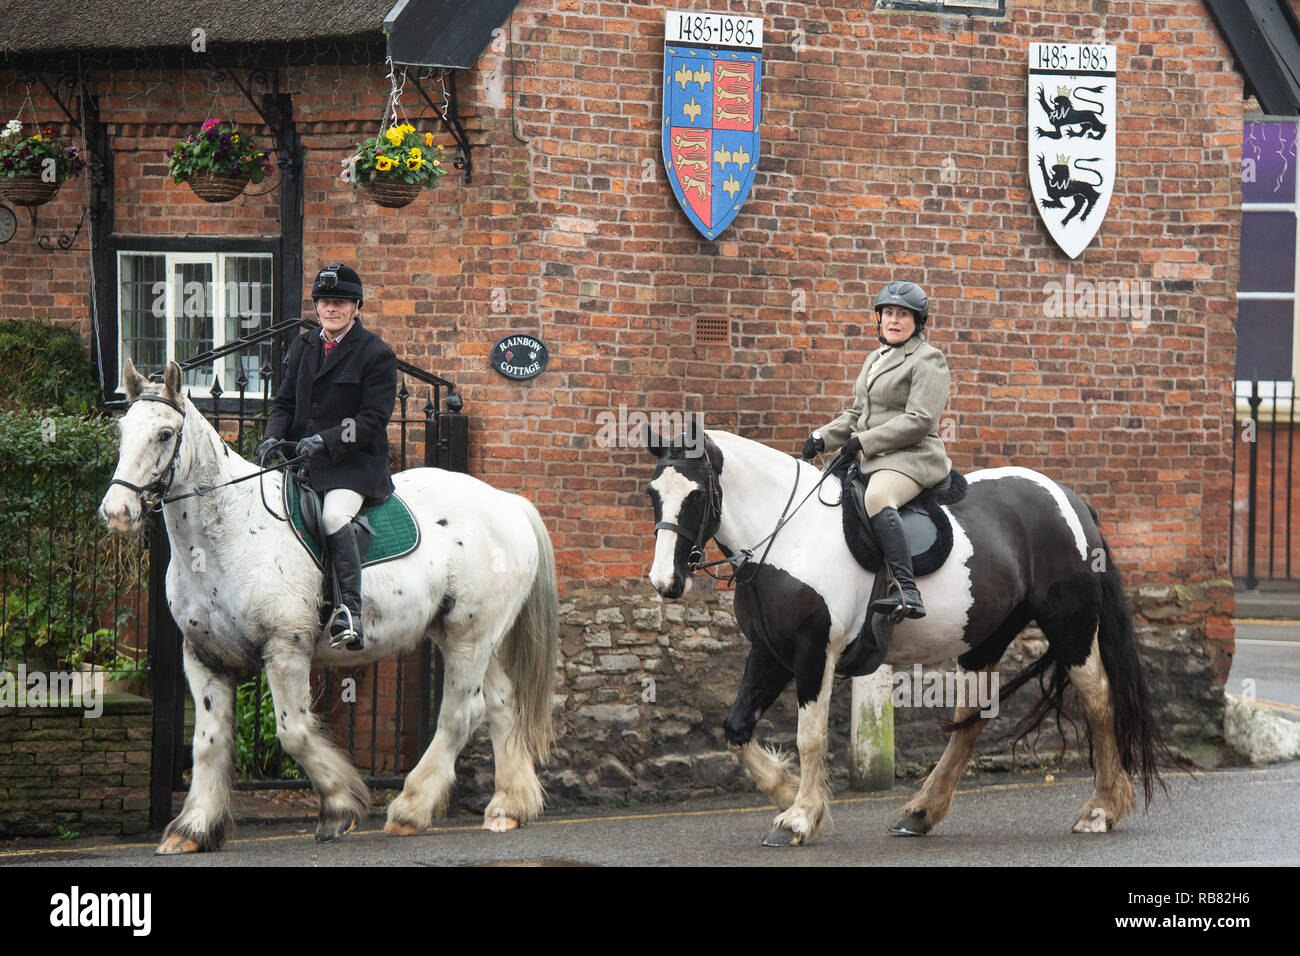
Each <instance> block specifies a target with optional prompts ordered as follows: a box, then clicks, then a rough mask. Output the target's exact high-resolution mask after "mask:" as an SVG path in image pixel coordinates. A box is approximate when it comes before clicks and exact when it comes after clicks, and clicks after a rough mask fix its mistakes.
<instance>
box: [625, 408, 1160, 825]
mask: <svg viewBox="0 0 1300 956" xmlns="http://www.w3.org/2000/svg"><path fill="white" fill-rule="evenodd" d="M704 436H705V438H704V441H703V443H702V444H703V452H704V453H703V454H700V453H699V443H698V442H697V441H696V440H695V439H694V438H693V437H692V436H690V435H685V436H680V437H679V438H677V439H676V440H674V441H672V442H666V441H664V440H663V439H659V438H656V437H654V436H650V437H649V438H648V439H647V444H648V445H649V446H650V448H651V449H652V451H653V452H654V454H655V456H656V458H657V459H658V464H657V466H656V468H655V472H654V476H653V478H652V479H651V481H650V484H649V487H648V488H647V491H648V494H649V496H650V499H651V501H652V503H653V504H654V509H655V521H656V525H657V531H656V542H655V555H654V563H653V565H652V567H651V569H650V581H651V583H652V584H653V585H654V586H655V588H656V589H657V590H658V591H659V593H660V594H662V595H663V596H664V597H668V598H676V597H679V596H680V595H681V594H682V593H683V592H684V591H685V590H686V589H687V588H688V587H689V586H690V580H691V578H690V576H691V574H692V573H693V572H694V570H695V565H696V564H698V563H699V562H700V552H701V551H702V550H703V545H704V542H706V541H707V540H708V539H710V538H712V539H713V540H714V541H715V542H716V543H717V544H718V546H719V547H720V548H721V549H722V550H723V552H724V553H725V554H727V555H729V556H730V555H734V554H736V553H737V552H739V551H740V550H741V549H744V548H750V547H752V546H753V545H755V544H758V543H759V542H763V541H764V539H766V538H767V536H768V535H769V534H770V533H771V532H772V531H773V529H774V528H775V527H776V525H777V521H778V519H779V518H780V516H781V515H782V514H783V513H784V508H783V506H789V507H791V509H792V510H793V506H790V504H789V503H790V502H791V501H795V502H798V501H802V500H803V499H804V497H805V495H807V494H808V492H809V491H811V490H812V488H813V486H814V485H815V484H816V483H817V481H818V480H819V478H820V477H821V475H820V473H819V472H818V470H817V469H816V468H814V467H813V466H812V465H809V464H807V463H804V462H795V461H794V460H793V459H792V458H791V457H790V456H789V455H786V454H783V453H781V452H778V451H775V450H773V449H771V448H768V447H767V446H765V445H761V444H759V443H757V442H753V441H750V440H748V439H745V438H741V437H738V436H736V435H732V434H729V433H727V432H723V431H708V432H705V433H704ZM796 472H797V475H798V477H797V484H796V478H795V474H796ZM966 478H967V481H968V482H969V490H968V491H967V493H966V495H965V497H964V498H962V499H961V500H960V501H958V502H956V503H955V504H953V505H950V506H945V510H946V511H947V512H948V516H949V518H950V521H951V523H952V530H953V541H952V550H951V553H950V554H949V556H948V558H947V560H946V561H945V562H944V563H943V565H942V566H941V567H939V569H938V570H937V571H935V572H934V573H932V574H929V575H926V576H924V577H920V578H918V580H917V586H918V587H919V588H920V590H921V596H922V598H923V599H924V601H925V607H926V610H927V612H928V613H927V615H926V616H925V617H924V618H922V619H919V620H904V621H902V622H900V623H898V624H897V625H896V626H895V628H894V632H893V641H892V644H891V646H890V649H889V653H888V655H887V656H886V658H885V663H888V664H892V665H903V666H910V665H913V664H930V663H937V662H941V661H944V660H947V659H949V658H953V657H956V658H957V661H958V663H959V664H960V665H961V667H962V668H964V669H965V670H966V671H980V670H991V669H992V668H994V667H995V666H996V664H997V662H998V660H999V658H1001V657H1002V654H1003V652H1004V651H1005V650H1006V648H1007V645H1008V644H1010V643H1011V641H1012V640H1013V639H1014V638H1015V637H1016V635H1017V634H1019V633H1020V631H1021V630H1022V629H1023V628H1024V627H1025V626H1026V625H1027V624H1029V623H1030V621H1034V622H1036V623H1037V624H1038V626H1039V627H1040V628H1041V629H1042V631H1043V633H1044V635H1045V636H1046V637H1047V642H1048V650H1047V652H1046V654H1045V655H1044V656H1043V657H1042V658H1041V659H1040V660H1039V661H1038V662H1036V663H1035V664H1034V665H1032V666H1031V667H1030V668H1029V670H1028V671H1026V673H1024V674H1022V675H1020V677H1018V678H1017V679H1016V680H1014V681H1012V682H1011V684H1010V685H1007V686H1005V687H1004V689H1003V694H1002V696H1003V697H1005V696H1006V695H1007V694H1008V693H1009V692H1010V691H1011V690H1014V689H1015V688H1016V687H1018V686H1020V685H1021V684H1022V683H1023V682H1024V680H1025V679H1027V678H1029V677H1033V676H1038V675H1039V674H1042V673H1044V672H1046V671H1047V670H1048V669H1049V668H1050V683H1049V686H1048V690H1047V694H1046V696H1045V697H1044V699H1043V700H1042V701H1041V702H1040V703H1039V705H1038V707H1037V708H1036V709H1035V712H1034V714H1031V717H1034V716H1036V717H1037V719H1039V720H1041V719H1042V717H1043V716H1044V715H1045V714H1046V713H1048V712H1049V711H1050V710H1051V709H1055V708H1059V706H1060V703H1061V694H1062V693H1063V691H1064V690H1065V686H1066V684H1067V682H1068V683H1069V684H1072V685H1073V686H1074V687H1075V689H1076V691H1077V693H1078V696H1079V698H1080V699H1081V701H1082V703H1083V709H1084V713H1085V715H1086V717H1087V724H1088V736H1089V742H1090V747H1091V753H1092V757H1093V765H1094V769H1095V789H1094V791H1093V794H1092V796H1091V797H1090V798H1089V800H1088V802H1087V803H1086V804H1084V806H1083V809H1082V810H1081V811H1080V813H1079V816H1078V820H1077V822H1076V823H1075V824H1074V830H1075V831H1076V832H1085V831H1098V830H1107V829H1110V828H1111V827H1113V826H1114V825H1115V823H1117V822H1118V821H1119V820H1120V819H1122V818H1123V817H1124V816H1125V815H1126V814H1128V812H1129V811H1130V810H1131V809H1132V806H1133V787H1132V784H1131V783H1130V780H1129V774H1137V775H1138V776H1139V778H1140V779H1141V782H1142V785H1143V788H1144V792H1145V795H1146V800H1147V803H1148V804H1149V803H1150V800H1151V793H1152V784H1153V783H1154V782H1159V775H1158V773H1157V771H1156V758H1157V755H1164V756H1169V753H1168V751H1167V749H1166V748H1165V746H1164V744H1163V743H1162V741H1161V738H1160V732H1159V729H1158V727H1157V725H1156V722H1155V719H1154V716H1153V714H1152V710H1151V702H1150V700H1149V697H1148V695H1147V691H1146V685H1145V681H1144V679H1143V675H1142V669H1141V666H1140V664H1139V661H1138V656H1137V650H1136V643H1135V640H1134V636H1133V630H1132V621H1131V613H1130V611H1129V609H1128V605H1127V602H1126V600H1125V598H1124V592H1123V588H1122V583H1121V579H1120V573H1119V570H1118V569H1117V568H1116V567H1115V565H1114V562H1113V561H1112V560H1111V558H1110V553H1109V550H1108V549H1107V545H1106V541H1105V539H1104V538H1103V537H1102V535H1101V532H1100V531H1099V530H1098V528H1097V519H1096V515H1095V513H1094V512H1093V511H1092V509H1091V507H1089V506H1088V505H1087V504H1085V503H1084V501H1083V500H1082V499H1081V498H1080V497H1079V496H1078V495H1077V494H1075V493H1074V492H1073V491H1071V490H1069V489H1068V488H1065V487H1062V486H1061V485H1059V484H1057V483H1056V482H1054V481H1052V480H1051V479H1050V478H1047V477H1046V476H1044V475H1041V474H1039V473H1038V472H1035V471H1031V470H1029V469H1028V468H1014V467H1010V468H990V469H986V470H983V471H976V472H973V473H971V474H969V475H967V476H966ZM792 486H795V490H794V493H793V495H792V493H791V488H792ZM839 490H840V482H839V480H838V479H837V478H835V477H833V476H832V477H829V478H827V479H826V481H825V483H824V484H823V485H822V488H821V489H819V491H818V494H817V495H815V496H814V497H813V498H811V499H809V500H808V501H807V503H806V504H805V505H803V506H802V507H800V508H798V510H796V511H794V513H793V517H791V518H790V519H789V520H788V521H787V523H786V524H785V525H784V526H783V527H782V529H781V531H780V532H779V533H778V534H777V535H776V537H775V538H774V539H772V540H771V541H770V551H768V552H767V553H766V554H765V555H764V554H763V549H764V548H766V547H768V544H766V543H765V544H763V545H762V546H761V547H758V548H754V557H753V559H752V561H750V562H749V563H748V564H747V565H746V566H744V567H742V568H741V571H740V573H739V574H738V575H737V581H738V582H739V583H738V585H737V587H736V619H737V622H738V623H739V625H740V628H741V630H742V631H743V632H744V633H745V635H746V637H748V638H749V640H750V644H751V650H750V653H749V660H748V661H747V663H746V665H745V674H744V678H743V679H742V682H741V686H740V692H739V694H738V695H737V697H736V702H735V704H734V705H733V706H732V708H731V712H730V713H729V714H728V715H727V718H726V722H725V730H726V735H727V740H728V743H729V744H730V746H731V748H732V750H733V752H735V753H736V754H737V756H739V757H740V759H741V761H742V762H743V763H744V765H745V768H746V769H747V770H748V771H749V773H750V775H751V776H752V777H753V778H754V781H755V782H756V783H757V784H758V786H759V789H761V790H762V791H763V792H764V793H766V794H767V795H768V796H769V797H771V798H772V800H773V801H774V802H775V803H776V805H777V806H778V807H779V808H780V809H781V813H780V814H778V815H777V817H776V819H775V820H774V821H773V825H772V832H771V833H770V834H769V839H768V840H767V841H765V842H773V843H776V844H802V843H811V842H812V841H814V840H816V839H817V838H818V837H819V836H820V835H822V834H823V833H824V832H825V831H826V830H827V828H828V825H829V822H830V812H829V807H828V802H829V788H828V785H827V781H826V772H825V751H826V729H827V715H828V711H829V705H830V696H831V688H832V685H833V683H834V679H835V671H836V663H837V661H838V659H839V657H840V655H841V654H842V653H843V651H844V650H845V648H846V647H847V646H848V645H849V644H850V642H852V641H853V639H854V638H855V637H856V636H857V635H858V634H859V632H860V631H861V630H862V627H863V622H864V619H865V617H866V610H867V606H868V598H869V596H870V595H871V590H872V584H873V578H874V576H873V575H872V574H870V573H868V572H866V571H864V570H863V569H862V567H861V566H860V565H859V564H858V563H857V562H856V561H855V560H854V558H853V557H852V555H851V553H850V551H849V548H848V545H847V544H846V542H845V538H844V531H843V525H842V517H841V513H840V508H838V507H835V508H829V507H825V506H824V505H823V504H819V503H818V500H819V499H820V498H821V497H824V498H825V499H826V500H827V501H834V500H837V499H838V498H839ZM760 557H761V564H756V563H755V562H758V561H759V560H760ZM792 678H793V680H794V684H795V693H796V695H797V698H798V703H799V729H798V737H797V740H798V749H799V762H800V766H799V773H798V776H795V775H794V774H793V773H792V772H791V768H790V767H789V766H788V764H787V763H786V761H784V760H783V759H782V758H781V757H780V756H779V755H777V754H774V753H773V752H772V751H770V750H768V749H765V748H764V747H762V746H760V745H759V743H758V742H757V741H756V740H755V739H754V727H755V725H756V724H757V722H758V720H759V718H760V717H761V716H762V714H763V712H764V711H766V710H767V708H768V707H770V706H771V705H772V703H773V702H774V701H775V700H776V698H777V697H778V696H779V695H780V693H781V691H782V690H783V689H784V688H785V687H786V685H787V684H788V683H789V682H790V680H791V679H792ZM987 719H988V718H986V717H982V716H980V712H979V709H978V707H976V706H970V707H962V706H959V707H957V708H956V710H955V713H954V717H953V721H952V724H951V725H947V726H946V729H947V728H950V736H949V740H948V746H947V748H946V750H945V751H944V753H943V756H942V758H941V759H940V760H939V763H938V765H937V766H936V767H935V768H934V770H933V772H931V774H930V776H929V777H928V778H927V779H926V781H925V784H924V785H923V786H922V787H921V790H920V792H918V793H917V794H916V795H915V796H914V797H913V798H912V799H911V800H910V801H909V802H908V803H907V804H906V805H905V806H904V807H903V809H902V812H901V814H900V816H899V818H898V820H897V821H896V822H895V823H894V825H893V827H892V828H891V829H893V830H894V832H896V833H900V834H923V833H927V832H929V831H930V830H931V829H932V828H933V827H934V826H935V824H937V823H939V821H941V820H942V819H943V818H944V817H945V816H946V815H947V814H948V810H949V808H950V806H951V804H952V796H953V788H954V787H955V785H956V783H957V781H958V780H959V779H960V777H961V775H962V773H963V772H964V770H965V767H966V764H967V762H968V761H969V759H970V757H971V755H972V753H973V752H974V749H975V741H976V739H977V738H978V737H979V734H980V731H981V730H982V729H983V726H984V724H985V723H986V722H987Z"/></svg>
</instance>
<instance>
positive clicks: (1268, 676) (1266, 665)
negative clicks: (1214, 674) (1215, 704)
mask: <svg viewBox="0 0 1300 956" xmlns="http://www.w3.org/2000/svg"><path fill="white" fill-rule="evenodd" d="M1235 623H1236V626H1237V653H1236V655H1235V656H1234V657H1233V659H1232V670H1231V671H1230V672H1229V674H1228V685H1227V688H1226V689H1227V690H1229V691H1231V692H1232V693H1234V694H1240V693H1242V692H1243V691H1244V690H1246V689H1248V687H1249V685H1248V684H1246V681H1253V682H1254V692H1255V698H1256V701H1257V702H1258V703H1261V704H1262V705H1263V706H1266V707H1268V708H1269V709H1270V710H1272V711H1273V712H1274V713H1276V714H1278V715H1280V716H1282V717H1286V718H1288V719H1290V720H1300V622H1297V621H1285V620H1284V621H1257V620H1238V621H1236V622H1235ZM1274 704H1277V705H1280V706H1272V705H1274Z"/></svg>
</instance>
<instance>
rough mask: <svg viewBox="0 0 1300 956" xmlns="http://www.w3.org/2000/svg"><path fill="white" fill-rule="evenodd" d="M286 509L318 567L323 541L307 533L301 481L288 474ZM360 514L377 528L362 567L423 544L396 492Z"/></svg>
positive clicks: (285, 494)
mask: <svg viewBox="0 0 1300 956" xmlns="http://www.w3.org/2000/svg"><path fill="white" fill-rule="evenodd" d="M284 511H285V514H287V515H288V516H289V524H290V526H291V527H292V528H293V533H294V535H295V536H296V537H297V538H298V541H299V543H301V544H302V546H303V547H304V548H306V549H307V553H308V554H310V555H311V556H312V560H314V561H315V562H316V566H317V567H318V568H319V567H323V565H322V564H321V553H322V548H321V545H320V542H319V541H317V540H316V539H315V538H313V537H312V536H311V535H310V534H308V533H307V527H306V525H305V524H304V522H303V520H302V489H301V488H299V487H298V482H296V481H294V480H293V479H292V478H289V477H288V476H286V478H285V482H284ZM358 517H364V518H365V519H366V520H367V521H368V522H370V526H371V527H372V528H374V529H375V534H374V536H373V537H372V538H371V539H370V547H369V548H367V549H366V554H365V557H364V558H362V560H361V566H362V567H366V566H367V565H371V564H379V563H381V562H383V561H392V560H394V559H395V558H401V557H404V556H406V555H408V554H410V553H411V552H412V551H414V550H415V549H416V548H417V547H418V546H419V544H420V528H419V525H417V524H416V523H415V517H414V516H413V515H412V514H411V509H410V508H408V507H407V506H406V502H405V501H403V500H402V499H401V498H399V497H398V496H397V495H396V494H395V493H394V494H391V495H389V496H388V498H387V500H386V501H384V503H383V504H380V505H367V506H365V507H363V508H362V509H361V513H360V514H359V515H358Z"/></svg>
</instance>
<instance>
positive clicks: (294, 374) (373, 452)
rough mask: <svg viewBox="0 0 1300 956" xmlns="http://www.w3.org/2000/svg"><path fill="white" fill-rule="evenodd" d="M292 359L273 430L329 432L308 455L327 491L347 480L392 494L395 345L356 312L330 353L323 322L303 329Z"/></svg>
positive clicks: (358, 488)
mask: <svg viewBox="0 0 1300 956" xmlns="http://www.w3.org/2000/svg"><path fill="white" fill-rule="evenodd" d="M285 366H286V368H285V374H284V380H283V381H282V382H281V383H280V388H279V390H278V391H277V392H276V393H275V400H274V402H273V403H272V405H271V417H270V419H269V420H268V421H267V423H266V435H267V437H268V438H272V437H273V438H282V439H286V440H288V441H298V440H300V439H303V438H306V437H307V436H308V435H320V437H321V438H323V439H324V440H325V451H323V452H320V453H318V454H315V455H313V456H312V457H311V458H309V459H307V468H308V472H307V473H308V476H309V477H310V478H311V485H312V487H313V488H315V489H316V490H317V491H319V492H321V493H322V494H323V493H324V492H326V491H330V490H332V489H334V488H347V489H350V490H352V491H355V492H357V493H359V494H362V495H365V496H366V497H367V498H386V497H388V495H390V494H391V493H392V491H393V480H392V478H391V477H390V476H389V473H388V420H389V419H390V418H392V415H393V404H394V402H396V400H397V358H396V356H394V355H393V350H392V349H390V348H389V347H388V346H387V345H386V344H385V343H384V340H383V339H381V338H380V337H379V336H377V335H375V334H374V333H373V332H369V331H367V330H366V329H364V328H362V326H361V320H360V319H356V320H354V324H353V326H352V328H350V329H349V330H348V332H347V334H346V335H344V336H343V339H342V341H340V342H339V344H338V345H336V346H335V347H334V348H332V349H331V350H330V352H329V357H328V358H326V356H325V343H324V341H323V340H322V339H321V334H320V330H319V329H311V330H309V331H307V332H304V333H303V334H302V335H300V336H299V337H298V338H297V339H296V340H294V343H293V345H292V346H290V348H289V356H288V358H287V359H286V360H285Z"/></svg>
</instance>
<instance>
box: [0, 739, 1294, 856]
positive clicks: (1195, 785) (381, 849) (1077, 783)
mask: <svg viewBox="0 0 1300 956" xmlns="http://www.w3.org/2000/svg"><path fill="white" fill-rule="evenodd" d="M1000 779H1001V781H1002V782H998V780H999V778H998V777H997V776H993V775H990V776H989V777H987V778H985V779H984V780H981V781H977V782H973V783H972V784H971V785H965V786H963V787H960V788H959V789H958V796H957V799H956V801H955V802H954V805H953V811H952V813H951V814H950V816H949V817H948V819H947V820H945V821H944V822H943V823H942V824H940V826H939V827H938V828H937V829H936V831H935V832H934V833H933V834H931V835H930V836H927V837H922V838H910V839H909V838H904V837H894V836H891V835H889V834H888V833H887V832H886V828H887V826H888V825H889V823H890V822H892V820H893V818H894V813H895V811H896V810H897V809H898V807H899V806H901V805H902V803H903V802H904V801H905V800H907V799H908V797H909V796H910V794H911V789H912V788H911V787H910V786H909V787H901V786H900V787H895V788H894V789H893V790H892V791H891V792H890V793H888V794H878V795H869V796H868V795H855V794H845V795H843V796H841V797H840V798H838V799H836V801H835V802H834V805H833V813H834V820H835V828H834V832H833V833H832V834H831V835H830V836H829V837H827V838H825V839H824V840H823V841H822V842H821V843H818V844H816V845H814V846H812V847H805V848H788V849H772V848H765V847H762V846H760V845H759V841H760V840H761V838H762V836H763V834H764V833H765V832H766V831H767V826H768V823H769V822H770V821H771V818H772V816H773V815H774V814H775V810H774V809H772V808H770V807H768V806H765V805H763V804H762V803H761V802H760V800H759V797H758V795H754V796H752V797H749V798H741V799H729V800H718V801H708V802H702V801H696V802H692V803H691V804H689V805H688V806H687V807H680V808H673V809H670V810H663V811H657V812H656V811H645V812H627V811H622V812H609V813H604V814H590V813H587V814H574V815H569V816H563V815H555V816H549V817H547V818H544V819H542V820H540V821H538V822H537V823H535V824H533V825H532V826H530V827H527V828H526V829H524V830H522V831H517V832H515V833H510V834H504V835H498V834H490V833H485V832H482V831H480V830H479V829H478V827H477V823H476V821H475V820H474V818H469V817H464V816H463V817H461V818H460V819H458V820H454V821H443V822H441V823H440V824H439V825H438V826H436V827H435V828H433V829H431V830H429V831H427V832H426V833H424V834H421V835H419V836H415V837H406V838H399V837H390V836H387V835H385V834H384V833H383V832H382V830H381V827H382V820H380V819H374V820H371V821H370V822H369V823H368V824H367V825H366V826H365V827H364V828H362V829H361V830H360V831H358V832H356V833H353V834H351V835H349V836H348V837H346V838H344V839H343V840H341V841H339V842H338V843H336V844H333V845H324V846H322V845H318V844H317V843H316V842H315V841H314V840H313V838H312V836H311V833H312V831H311V829H310V828H309V827H308V826H305V825H303V824H289V825H286V824H277V825H249V824H245V825H243V826H241V827H240V829H239V831H238V832H237V834H236V838H235V839H234V840H233V841H232V842H231V843H230V844H229V845H228V846H227V848H226V850H225V851H223V852H222V853H218V854H204V855H197V856H191V857H183V858H178V857H169V858H163V857H156V856H154V855H153V849H154V843H153V841H152V840H149V841H138V842H123V841H120V840H119V841H114V842H108V841H107V840H105V841H97V842H92V841H76V844H59V843H58V841H45V842H42V843H39V844H38V843H36V842H35V841H24V843H23V846H24V848H21V849H18V850H8V851H0V866H3V867H15V868H17V867H31V866H40V867H77V868H87V867H98V866H119V867H151V868H157V867H162V868H168V869H189V868H196V867H203V868H206V867H230V866H238V867H249V866H266V865H274V866H309V867H319V866H325V867H330V866H350V867H357V866H361V867H373V866H410V865H426V866H467V865H522V866H547V865H589V866H664V865H669V866H935V865H940V866H943V865H948V866H980V865H999V866H1008V865H1010V866H1017V867H1025V866H1107V867H1115V866H1121V867H1122V866H1171V867H1172V866H1223V865H1241V866H1294V865H1296V864H1297V863H1298V862H1300V827H1296V826H1295V820H1296V818H1297V816H1300V762H1295V763H1289V764H1282V765H1279V766H1274V767H1268V768H1261V769H1237V770H1225V771H1218V772H1213V773H1204V774H1199V775H1197V776H1196V777H1195V778H1194V779H1193V778H1190V777H1188V776H1186V775H1183V774H1172V775H1170V776H1169V777H1168V782H1169V789H1170V799H1168V800H1167V799H1165V797H1164V796H1162V795H1159V793H1158V795H1157V797H1156V799H1155V800H1154V801H1153V803H1152V805H1151V809H1150V811H1149V813H1147V814H1145V815H1144V814H1143V813H1142V812H1141V811H1138V812H1136V813H1135V814H1134V815H1132V816H1129V817H1128V818H1127V819H1125V820H1124V821H1122V822H1121V823H1120V825H1119V827H1118V828H1117V829H1116V830H1114V831H1112V832H1110V833H1106V834H1074V833H1070V832H1069V828H1070V825H1071V824H1072V823H1073V822H1074V820H1075V816H1076V814H1077V813H1078V811H1079V809H1080V807H1082V805H1083V803H1084V801H1085V800H1086V799H1087V798H1088V795H1089V794H1090V793H1091V789H1092V782H1091V778H1090V777H1084V776H1082V775H1073V776H1071V777H1068V778H1065V777H1057V778H1056V779H1055V780H1054V781H1052V782H1047V781H1046V780H1045V779H1043V778H1016V779H1014V780H1013V781H1012V782H1007V781H1008V777H1007V775H1001V778H1000ZM15 875H16V873H15V872H14V871H12V870H11V871H10V872H9V874H8V876H9V877H10V878H13V877H14V876H15Z"/></svg>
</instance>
